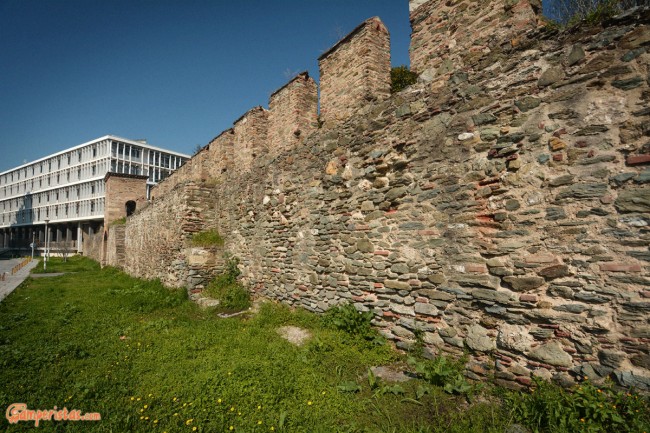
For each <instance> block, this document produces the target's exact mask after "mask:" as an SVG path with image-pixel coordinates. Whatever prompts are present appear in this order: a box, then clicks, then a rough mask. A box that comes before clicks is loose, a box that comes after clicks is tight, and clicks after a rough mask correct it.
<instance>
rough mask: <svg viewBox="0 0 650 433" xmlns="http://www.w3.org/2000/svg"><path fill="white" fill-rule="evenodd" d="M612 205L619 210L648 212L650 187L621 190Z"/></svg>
mask: <svg viewBox="0 0 650 433" xmlns="http://www.w3.org/2000/svg"><path fill="white" fill-rule="evenodd" d="M614 206H615V207H616V210H618V211H619V212H650V188H640V189H630V190H627V191H622V192H620V193H619V194H618V197H617V198H616V201H615V202H614Z"/></svg>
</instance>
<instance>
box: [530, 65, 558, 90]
mask: <svg viewBox="0 0 650 433" xmlns="http://www.w3.org/2000/svg"><path fill="white" fill-rule="evenodd" d="M563 78H564V69H562V67H560V66H554V67H551V68H548V69H547V70H545V71H544V72H543V73H542V76H541V77H539V80H538V81H537V85H538V86H540V87H546V86H550V85H551V84H553V83H557V82H558V81H560V80H562V79H563Z"/></svg>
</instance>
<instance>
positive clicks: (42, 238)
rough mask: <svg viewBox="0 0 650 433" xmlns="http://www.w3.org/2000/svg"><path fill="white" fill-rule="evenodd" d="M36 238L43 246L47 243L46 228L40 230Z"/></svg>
mask: <svg viewBox="0 0 650 433" xmlns="http://www.w3.org/2000/svg"><path fill="white" fill-rule="evenodd" d="M36 237H37V239H38V243H39V244H41V245H42V244H43V243H44V242H45V227H39V228H38V230H37V234H36Z"/></svg>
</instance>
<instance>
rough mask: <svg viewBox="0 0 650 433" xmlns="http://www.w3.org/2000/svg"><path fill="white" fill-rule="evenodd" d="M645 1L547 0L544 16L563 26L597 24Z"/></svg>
mask: <svg viewBox="0 0 650 433" xmlns="http://www.w3.org/2000/svg"><path fill="white" fill-rule="evenodd" d="M645 1H647V0H549V1H548V2H544V15H545V16H546V17H548V18H549V19H551V20H553V21H555V22H557V23H558V24H560V25H563V26H573V25H575V24H578V23H580V22H583V21H584V22H586V23H587V24H598V23H600V22H602V21H604V20H606V19H608V18H611V17H613V16H615V15H617V14H619V13H621V12H623V11H625V10H627V9H631V8H633V7H635V6H640V5H641V4H643V3H644V2H645Z"/></svg>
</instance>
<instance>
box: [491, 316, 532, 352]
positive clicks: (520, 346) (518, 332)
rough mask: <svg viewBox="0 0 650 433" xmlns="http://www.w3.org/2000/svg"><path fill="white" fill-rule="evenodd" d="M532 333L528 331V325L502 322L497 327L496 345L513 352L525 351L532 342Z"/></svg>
mask: <svg viewBox="0 0 650 433" xmlns="http://www.w3.org/2000/svg"><path fill="white" fill-rule="evenodd" d="M534 341H535V340H534V339H533V337H532V335H530V334H529V333H528V327H526V326H521V325H510V324H507V323H504V324H503V325H501V326H500V327H499V334H498V336H497V346H498V347H501V348H504V349H506V350H511V351H514V352H522V353H523V352H527V351H529V350H530V348H531V346H532V344H533V342H534Z"/></svg>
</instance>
